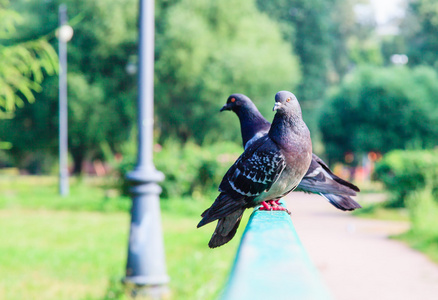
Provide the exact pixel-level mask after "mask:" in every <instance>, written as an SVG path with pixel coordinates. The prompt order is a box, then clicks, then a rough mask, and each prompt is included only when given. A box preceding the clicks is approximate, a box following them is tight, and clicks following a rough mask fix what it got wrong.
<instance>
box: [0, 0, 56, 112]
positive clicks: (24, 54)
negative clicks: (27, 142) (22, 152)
mask: <svg viewBox="0 0 438 300" xmlns="http://www.w3.org/2000/svg"><path fill="white" fill-rule="evenodd" d="M8 3H9V1H7V0H4V1H2V2H1V3H0V61H1V62H2V63H1V65H0V119H2V118H5V117H6V116H8V113H11V112H13V111H14V110H15V108H16V107H23V106H24V103H25V101H27V102H34V101H35V96H34V92H40V91H41V85H40V84H41V82H42V81H43V78H44V75H53V74H54V73H55V72H56V70H57V65H56V61H57V60H56V58H57V55H56V52H55V51H54V49H53V48H52V46H51V45H50V44H49V43H48V42H47V39H46V37H42V38H41V37H39V38H35V39H33V40H28V41H21V42H17V41H15V40H14V38H13V37H14V35H15V34H16V25H17V24H18V23H22V22H23V21H24V20H23V18H22V16H21V15H20V14H18V13H17V12H16V11H14V10H12V9H7V8H6V7H7V6H8Z"/></svg>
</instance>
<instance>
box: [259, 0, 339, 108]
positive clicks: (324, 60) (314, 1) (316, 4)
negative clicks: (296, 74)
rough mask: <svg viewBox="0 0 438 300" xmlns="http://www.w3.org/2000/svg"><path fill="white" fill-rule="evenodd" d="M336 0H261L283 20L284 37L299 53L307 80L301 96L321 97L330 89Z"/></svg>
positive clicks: (262, 5)
mask: <svg viewBox="0 0 438 300" xmlns="http://www.w3.org/2000/svg"><path fill="white" fill-rule="evenodd" d="M330 2H332V1H325V0H292V1H285V0H274V1H264V0H258V1H257V4H258V6H259V8H260V10H261V11H263V12H266V13H267V14H268V15H269V16H271V18H272V19H274V20H276V21H277V22H279V23H280V28H281V29H282V33H283V36H284V38H285V39H286V40H287V41H289V43H290V44H291V46H292V48H293V49H294V51H295V53H296V54H297V55H298V56H299V58H300V62H301V66H302V72H303V80H302V81H301V83H300V85H299V87H298V91H297V92H296V94H297V96H298V99H301V100H318V99H321V98H322V97H323V96H324V94H325V90H326V88H327V73H328V66H329V60H330V56H331V39H330V38H331V36H330V34H331V29H332V26H333V20H332V18H331V13H332V3H330Z"/></svg>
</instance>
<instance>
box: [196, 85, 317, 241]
mask: <svg viewBox="0 0 438 300" xmlns="http://www.w3.org/2000/svg"><path fill="white" fill-rule="evenodd" d="M274 111H276V114H275V116H274V120H273V122H272V125H271V127H270V129H269V132H268V133H267V134H266V135H264V136H262V137H261V138H259V139H257V140H255V141H254V142H253V143H252V144H251V145H250V146H248V147H246V149H245V151H244V152H243V153H242V155H240V157H239V158H238V159H237V160H236V162H235V163H234V164H233V165H232V166H231V167H230V169H229V170H228V171H227V173H226V174H225V176H224V177H223V179H222V182H221V183H220V185H219V192H220V194H219V196H218V197H217V198H216V200H215V201H214V203H213V204H212V205H211V207H210V208H208V209H207V210H206V211H205V212H204V213H203V214H202V215H201V216H202V220H201V221H200V222H199V224H198V228H199V227H201V226H204V225H205V224H208V223H210V222H213V221H215V220H218V222H217V226H216V229H215V231H214V233H213V235H212V237H211V239H210V242H209V244H208V246H209V247H210V248H215V247H218V246H221V245H223V244H225V243H227V242H228V241H230V240H231V239H232V238H233V237H234V235H235V234H236V231H237V228H238V226H239V224H240V220H241V219H242V215H243V212H244V211H245V209H246V208H251V207H256V206H258V205H260V204H262V208H261V209H263V208H264V209H271V208H276V209H277V210H285V208H283V207H282V206H278V203H277V202H276V201H278V200H279V199H280V198H282V197H284V196H285V195H287V194H288V193H289V192H291V191H293V190H294V189H295V188H296V187H297V186H298V184H299V183H300V181H301V179H302V178H303V176H304V175H305V174H306V172H307V170H308V169H309V165H310V163H311V161H312V141H311V139H310V132H309V129H308V128H307V126H306V124H305V123H304V121H303V119H302V115H301V108H300V105H299V103H298V100H297V98H296V97H295V95H294V94H292V93H291V92H288V91H280V92H278V93H277V94H276V95H275V106H274Z"/></svg>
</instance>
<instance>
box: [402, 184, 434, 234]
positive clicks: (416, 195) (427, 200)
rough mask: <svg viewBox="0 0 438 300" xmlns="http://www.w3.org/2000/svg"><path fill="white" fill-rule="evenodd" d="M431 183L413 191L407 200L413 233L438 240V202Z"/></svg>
mask: <svg viewBox="0 0 438 300" xmlns="http://www.w3.org/2000/svg"><path fill="white" fill-rule="evenodd" d="M434 194H435V195H436V193H434V192H433V189H432V188H431V186H430V185H427V186H426V187H425V188H423V189H421V190H419V191H415V192H412V193H411V194H410V195H409V196H408V197H407V201H406V205H407V207H408V209H409V213H410V218H411V230H410V231H411V233H412V234H414V235H418V236H421V237H422V238H425V239H436V240H437V241H438V219H437V216H438V202H437V197H436V196H434Z"/></svg>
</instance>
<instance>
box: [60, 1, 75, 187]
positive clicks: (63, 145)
mask: <svg viewBox="0 0 438 300" xmlns="http://www.w3.org/2000/svg"><path fill="white" fill-rule="evenodd" d="M72 37H73V28H71V27H70V26H69V25H67V6H66V5H65V4H61V5H60V6H59V29H58V40H59V193H60V194H61V195H62V196H66V195H68V193H69V185H68V161H67V159H68V134H67V129H68V128H67V121H68V114H67V42H68V41H70V40H71V38H72Z"/></svg>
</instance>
